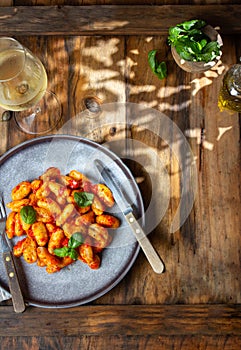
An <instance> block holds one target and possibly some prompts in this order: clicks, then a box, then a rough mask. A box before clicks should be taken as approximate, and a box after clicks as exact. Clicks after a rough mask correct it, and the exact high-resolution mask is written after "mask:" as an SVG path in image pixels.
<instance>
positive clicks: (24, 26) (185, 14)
mask: <svg viewBox="0 0 241 350" xmlns="http://www.w3.org/2000/svg"><path fill="white" fill-rule="evenodd" d="M240 17H241V5H218V6H217V5H205V6H202V5H193V6H190V5H163V6H145V5H144V6H143V5H140V6H137V7H135V6H127V5H126V6H121V5H119V6H115V5H113V6H111V5H99V6H94V5H93V6H37V7H35V8H33V7H32V6H15V7H0V19H1V22H0V34H1V35H37V34H38V35H66V34H68V35H94V34H97V35H111V34H114V35H133V34H137V35H140V34H146V35H163V34H164V35H166V34H167V33H168V28H169V27H170V26H173V25H176V24H177V23H181V22H182V21H183V20H184V19H186V20H188V19H191V18H202V19H203V20H206V21H207V22H208V23H209V24H211V25H212V26H213V27H216V26H218V27H220V33H221V34H238V33H240V32H241V24H240V20H239V18H240ZM23 18H28V21H23V20H22V19H23Z"/></svg>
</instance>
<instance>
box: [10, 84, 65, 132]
mask: <svg viewBox="0 0 241 350" xmlns="http://www.w3.org/2000/svg"><path fill="white" fill-rule="evenodd" d="M61 115H62V110H61V105H60V103H59V101H58V99H57V97H56V95H55V94H54V93H53V92H50V91H46V92H45V94H44V96H43V97H42V99H41V100H40V101H39V102H38V103H37V104H36V105H35V106H33V107H32V108H29V109H26V110H24V111H19V112H14V118H15V121H16V123H17V125H18V127H19V128H20V129H21V130H22V131H24V132H26V133H27V134H34V135H40V134H45V133H47V132H49V131H51V130H53V129H54V128H55V127H56V126H57V124H58V122H59V121H60V119H61Z"/></svg>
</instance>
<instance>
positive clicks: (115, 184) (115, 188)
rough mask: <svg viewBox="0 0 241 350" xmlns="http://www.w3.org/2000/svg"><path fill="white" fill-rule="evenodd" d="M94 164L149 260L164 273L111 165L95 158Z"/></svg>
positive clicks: (158, 258) (159, 271)
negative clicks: (108, 165)
mask: <svg viewBox="0 0 241 350" xmlns="http://www.w3.org/2000/svg"><path fill="white" fill-rule="evenodd" d="M94 164H95V166H96V168H97V170H98V171H99V173H100V175H101V177H102V178H103V180H104V181H105V184H106V185H107V186H108V187H109V188H110V189H111V191H112V193H113V196H114V199H115V202H116V204H117V205H118V207H119V209H120V210H121V212H122V213H123V215H124V217H125V219H126V221H127V223H128V224H129V226H130V228H131V230H132V232H133V233H134V235H135V237H136V239H137V241H138V243H139V245H140V247H141V248H142V250H143V252H144V254H145V255H146V258H147V260H148V261H149V263H150V265H151V267H152V269H153V270H154V271H155V272H156V273H159V274H160V273H162V272H163V271H164V264H163V262H162V260H161V258H160V257H159V255H158V254H157V252H156V251H155V249H154V247H153V246H152V245H151V243H150V241H149V239H148V238H147V237H146V234H145V232H144V231H143V229H142V227H141V226H140V225H139V223H138V221H137V220H136V218H135V216H134V214H133V209H132V207H131V205H130V203H128V201H127V200H126V198H125V196H124V195H123V193H122V191H121V188H120V184H119V181H118V180H117V178H116V176H115V175H114V173H113V171H112V170H111V169H110V168H109V167H107V166H106V165H104V163H102V161H100V160H99V159H95V160H94Z"/></svg>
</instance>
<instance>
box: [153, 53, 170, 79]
mask: <svg viewBox="0 0 241 350" xmlns="http://www.w3.org/2000/svg"><path fill="white" fill-rule="evenodd" d="M156 54H157V50H151V51H150V52H149V53H148V63H149V66H150V67H151V70H152V72H153V73H154V74H155V75H156V76H158V78H159V79H164V78H166V76H167V66H166V62H164V61H163V62H160V63H159V62H158V61H157V59H156Z"/></svg>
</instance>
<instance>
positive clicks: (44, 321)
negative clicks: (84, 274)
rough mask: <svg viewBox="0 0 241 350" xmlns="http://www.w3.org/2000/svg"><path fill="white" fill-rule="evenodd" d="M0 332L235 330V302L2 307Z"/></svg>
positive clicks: (238, 308) (240, 322)
mask: <svg viewBox="0 0 241 350" xmlns="http://www.w3.org/2000/svg"><path fill="white" fill-rule="evenodd" d="M0 326H1V327H0V336H6V337H8V336H15V337H18V336H22V335H23V334H24V336H28V337H30V336H39V334H40V332H41V336H63V334H64V335H65V336H68V337H69V336H81V335H83V334H86V335H102V336H107V335H108V336H111V335H126V336H127V335H129V336H134V335H135V336H145V335H149V336H150V335H153V336H157V335H159V336H161V335H163V336H167V335H168V336H181V335H189V336H191V335H197V334H199V335H206V336H208V335H210V336H211V335H220V334H221V335H223V336H227V335H232V336H235V335H236V336H240V334H241V305H162V306H160V305H159V306H158V305H155V306H153V305H144V306H143V305H125V306H117V305H115V306H108V305H105V306H80V307H75V308H70V309H62V310H59V309H51V310H50V309H41V308H40V309H39V308H34V307H29V308H27V310H26V311H25V312H24V313H23V314H21V315H16V314H14V311H13V309H12V307H10V306H2V307H1V312H0Z"/></svg>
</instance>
